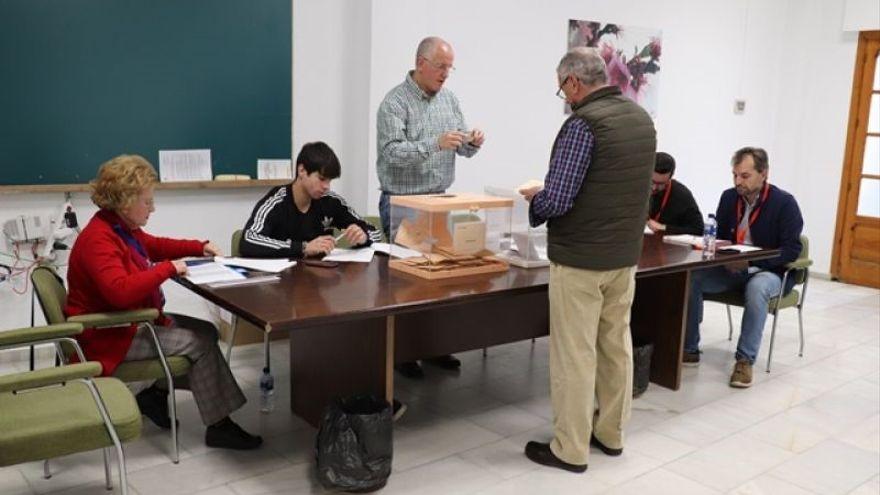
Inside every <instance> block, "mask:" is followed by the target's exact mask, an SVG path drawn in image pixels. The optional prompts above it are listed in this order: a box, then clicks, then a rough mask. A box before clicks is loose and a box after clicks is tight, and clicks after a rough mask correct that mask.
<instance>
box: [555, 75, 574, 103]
mask: <svg viewBox="0 0 880 495" xmlns="http://www.w3.org/2000/svg"><path fill="white" fill-rule="evenodd" d="M568 77H571V76H568ZM568 77H566V78H565V79H563V80H562V82H561V83H559V89H557V90H556V97H557V98H560V99H563V100H564V99H565V93H564V92H563V91H562V87H563V86H565V83H567V82H568Z"/></svg>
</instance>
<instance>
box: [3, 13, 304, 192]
mask: <svg viewBox="0 0 880 495" xmlns="http://www.w3.org/2000/svg"><path fill="white" fill-rule="evenodd" d="M291 29H292V28H291V0H0V185H20V184H37V185H39V184H74V183H83V182H88V181H89V180H90V179H92V178H93V177H94V176H95V172H96V171H97V168H98V166H99V165H100V164H101V163H103V162H104V161H105V160H107V159H109V158H112V157H114V156H116V155H119V154H122V153H136V154H140V155H143V156H145V157H146V158H147V159H148V160H150V161H151V162H152V163H153V165H154V166H156V168H157V169H158V167H159V163H158V159H159V150H160V149H205V148H209V149H211V161H212V165H213V173H214V174H222V173H238V174H249V175H251V176H252V177H255V176H256V161H257V158H289V157H290V155H291V153H290V151H291V129H290V127H291V111H292V110H291V43H292V34H291Z"/></svg>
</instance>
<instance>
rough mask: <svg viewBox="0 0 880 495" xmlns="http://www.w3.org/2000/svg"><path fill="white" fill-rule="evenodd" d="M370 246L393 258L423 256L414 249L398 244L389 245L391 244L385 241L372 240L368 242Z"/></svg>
mask: <svg viewBox="0 0 880 495" xmlns="http://www.w3.org/2000/svg"><path fill="white" fill-rule="evenodd" d="M370 247H371V248H373V250H374V251H377V252H379V253H385V254H387V255H388V256H393V257H395V258H415V257H419V256H423V255H422V253H420V252H418V251H416V250H414V249H409V248H405V247H403V246H398V245H394V246H391V244H388V243H387V242H374V243H372V244H370Z"/></svg>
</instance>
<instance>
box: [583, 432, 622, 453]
mask: <svg viewBox="0 0 880 495" xmlns="http://www.w3.org/2000/svg"><path fill="white" fill-rule="evenodd" d="M590 445H592V446H593V447H596V448H597V449H599V450H601V451H602V453H603V454H605V455H610V456H612V457H617V456H619V455H620V454H622V453H623V448H619V449H612V448H611V447H606V446H605V444H604V443H602V442H600V441H599V439H598V438H596V436H595V435H590Z"/></svg>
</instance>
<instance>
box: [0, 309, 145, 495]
mask: <svg viewBox="0 0 880 495" xmlns="http://www.w3.org/2000/svg"><path fill="white" fill-rule="evenodd" d="M82 330H83V326H82V324H79V323H64V324H60V325H49V326H44V327H35V328H21V329H16V330H6V331H0V350H4V349H11V348H16V347H27V346H32V345H37V344H54V345H55V346H56V350H58V349H59V347H60V346H59V344H61V343H64V344H65V345H67V346H69V347H71V348H73V349H74V352H76V353H77V354H78V355H79V356H80V359H81V362H79V363H77V364H70V365H62V366H56V367H52V368H44V369H38V370H34V371H25V372H20V373H12V374H7V375H0V412H2V413H0V467H3V466H11V465H13V464H19V463H22V462H32V461H39V460H43V461H46V463H45V464H44V466H45V469H46V477H47V478H48V477H49V474H48V459H50V458H53V457H60V456H64V455H68V454H72V453H75V452H85V451H89V450H95V449H102V450H103V453H104V474H105V476H106V483H107V489H108V490H109V489H111V488H112V487H113V486H112V482H111V478H110V464H109V456H108V454H107V448H108V447H115V449H116V456H117V461H118V465H119V485H120V487H121V491H122V493H123V494H125V493H128V483H127V480H126V471H125V454H124V452H123V450H122V443H123V442H127V441H130V440H134V439H136V438H138V437H140V434H141V414H140V411H139V410H138V406H137V402H135V400H134V396H132V394H131V391H130V390H129V389H128V388H127V387H126V386H125V384H123V383H122V382H121V381H119V380H118V379H117V378H111V377H103V378H101V377H98V375H100V374H101V364H100V363H97V362H87V361H85V359H84V357H83V356H82V351H81V350H80V349H79V345H78V344H77V342H76V340H74V338H73V337H74V336H75V335H77V334H79V333H81V332H82ZM59 352H60V351H59ZM96 377H98V378H96Z"/></svg>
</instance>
